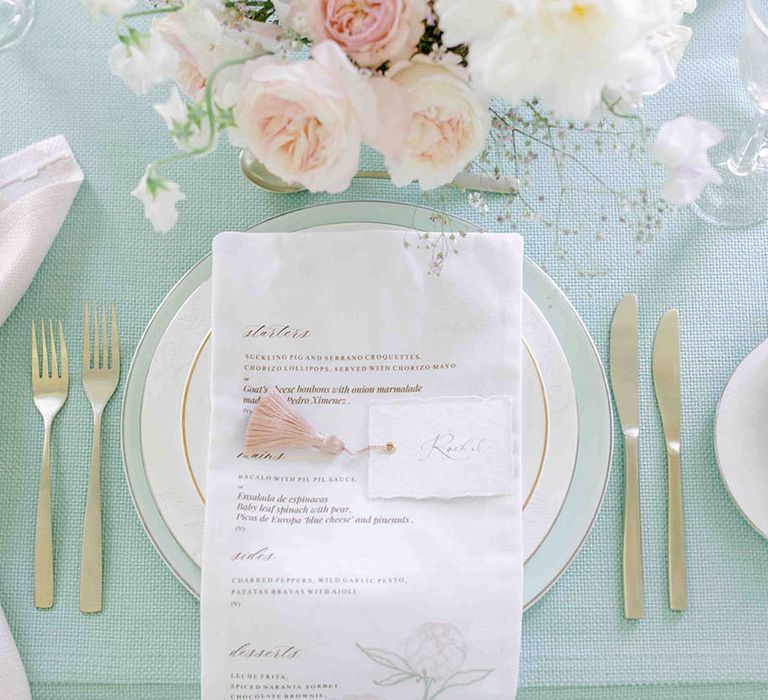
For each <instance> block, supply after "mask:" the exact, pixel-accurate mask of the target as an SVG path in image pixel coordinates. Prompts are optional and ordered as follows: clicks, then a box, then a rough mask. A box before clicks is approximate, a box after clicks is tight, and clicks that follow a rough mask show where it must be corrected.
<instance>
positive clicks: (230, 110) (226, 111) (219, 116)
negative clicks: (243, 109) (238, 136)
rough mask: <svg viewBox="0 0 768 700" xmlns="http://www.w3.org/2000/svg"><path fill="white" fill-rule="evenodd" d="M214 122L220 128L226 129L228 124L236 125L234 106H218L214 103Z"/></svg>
mask: <svg viewBox="0 0 768 700" xmlns="http://www.w3.org/2000/svg"><path fill="white" fill-rule="evenodd" d="M216 124H217V126H218V127H219V129H220V130H221V129H227V128H228V127H230V126H236V124H235V108H234V107H219V105H216Z"/></svg>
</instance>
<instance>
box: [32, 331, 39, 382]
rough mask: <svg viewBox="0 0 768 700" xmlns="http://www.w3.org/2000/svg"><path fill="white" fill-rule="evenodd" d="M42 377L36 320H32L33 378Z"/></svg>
mask: <svg viewBox="0 0 768 700" xmlns="http://www.w3.org/2000/svg"><path fill="white" fill-rule="evenodd" d="M37 379H40V358H39V357H38V354H37V333H36V332H35V322H34V321H32V380H33V381H35V380H37Z"/></svg>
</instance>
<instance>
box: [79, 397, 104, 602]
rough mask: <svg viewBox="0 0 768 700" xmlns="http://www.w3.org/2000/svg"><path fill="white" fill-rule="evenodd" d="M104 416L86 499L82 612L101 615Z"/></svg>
mask: <svg viewBox="0 0 768 700" xmlns="http://www.w3.org/2000/svg"><path fill="white" fill-rule="evenodd" d="M100 472H101V412H100V411H99V412H95V411H94V414H93V444H92V448H91V468H90V472H89V474H88V494H87V496H86V499H85V519H84V521H83V548H82V553H81V558H80V611H81V612H84V613H97V612H101V581H102V561H101V473H100Z"/></svg>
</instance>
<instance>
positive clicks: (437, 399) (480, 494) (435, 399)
mask: <svg viewBox="0 0 768 700" xmlns="http://www.w3.org/2000/svg"><path fill="white" fill-rule="evenodd" d="M499 400H500V401H503V402H504V403H506V404H507V417H508V423H509V436H510V439H509V447H510V454H511V456H510V459H512V460H513V461H514V460H519V457H518V455H517V454H516V452H515V444H514V443H515V441H514V440H513V439H512V425H513V422H514V418H515V407H514V399H513V397H512V396H509V395H505V394H494V395H493V396H477V395H475V394H469V395H466V396H430V397H419V396H414V397H409V398H405V399H391V400H373V401H371V402H370V403H369V404H368V443H369V444H373V442H374V440H375V439H374V437H373V435H372V434H371V426H372V425H373V420H372V412H373V411H374V409H375V408H376V407H378V406H391V405H393V404H401V405H402V404H414V403H444V402H446V401H482V402H483V403H489V402H491V401H499ZM519 440H520V437H519V436H518V442H519ZM373 456H374V455H373V454H372V453H371V452H369V453H368V455H367V458H366V459H367V463H366V472H367V479H366V482H367V483H366V486H367V488H366V490H367V494H366V495H367V497H368V498H369V499H371V500H379V499H381V500H391V499H393V498H407V499H409V500H413V501H426V500H434V499H437V500H441V501H453V500H455V499H457V498H509V497H515V496H516V495H518V493H517V492H519V491H520V488H519V484H518V481H519V480H518V479H517V478H516V472H517V470H519V469H520V466H519V465H518V464H514V463H513V465H512V468H513V473H512V475H511V476H512V480H511V482H510V484H509V491H505V492H503V493H499V492H498V491H476V492H473V493H466V494H460V495H456V494H454V493H442V494H441V493H430V494H429V495H414V494H409V495H404V494H393V495H388V496H383V495H378V494H377V495H371V476H370V468H371V457H373Z"/></svg>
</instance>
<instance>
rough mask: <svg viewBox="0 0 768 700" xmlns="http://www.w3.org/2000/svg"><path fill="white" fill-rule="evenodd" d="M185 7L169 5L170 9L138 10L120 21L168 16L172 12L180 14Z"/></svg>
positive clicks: (124, 16)
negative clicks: (150, 16) (151, 16)
mask: <svg viewBox="0 0 768 700" xmlns="http://www.w3.org/2000/svg"><path fill="white" fill-rule="evenodd" d="M183 7H184V5H183V4H182V5H169V6H168V7H155V8H153V9H151V10H136V12H129V13H127V14H125V15H123V16H122V17H121V18H120V19H121V20H126V19H136V18H137V17H147V16H148V15H167V14H169V13H171V12H178V11H179V10H181V9H182V8H183Z"/></svg>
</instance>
